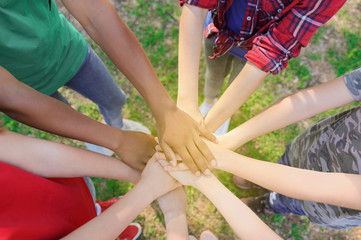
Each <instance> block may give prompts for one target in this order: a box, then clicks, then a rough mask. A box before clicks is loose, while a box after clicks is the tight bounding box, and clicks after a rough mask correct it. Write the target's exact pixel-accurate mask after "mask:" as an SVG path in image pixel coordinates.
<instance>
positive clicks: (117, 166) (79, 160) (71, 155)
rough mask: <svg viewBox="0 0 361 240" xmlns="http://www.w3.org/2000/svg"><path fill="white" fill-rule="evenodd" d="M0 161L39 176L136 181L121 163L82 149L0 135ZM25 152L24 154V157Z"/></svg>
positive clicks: (133, 173) (19, 136)
mask: <svg viewBox="0 0 361 240" xmlns="http://www.w3.org/2000/svg"><path fill="white" fill-rule="evenodd" d="M0 152H1V161H3V162H6V163H8V164H11V165H14V166H16V167H19V168H21V169H24V170H26V171H29V172H31V173H33V174H36V175H39V176H42V177H65V178H67V177H85V176H88V177H89V176H90V177H102V178H112V179H120V180H124V181H127V182H133V183H135V182H137V181H138V180H139V178H140V173H139V172H138V171H136V170H134V169H133V168H131V167H129V166H127V165H126V164H124V163H123V162H121V161H119V160H117V159H115V158H111V157H107V156H103V155H101V154H96V153H93V152H90V151H87V150H84V149H80V148H76V147H72V146H67V145H64V144H60V143H54V142H50V141H45V140H41V139H36V138H32V137H27V136H23V135H20V134H17V133H13V132H11V131H3V132H1V133H0ZM24 153H25V154H24Z"/></svg>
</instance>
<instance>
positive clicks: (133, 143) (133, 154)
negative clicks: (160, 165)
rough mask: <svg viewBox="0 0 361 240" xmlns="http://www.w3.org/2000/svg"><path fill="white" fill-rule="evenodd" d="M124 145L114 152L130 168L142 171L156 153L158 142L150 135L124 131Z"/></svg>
mask: <svg viewBox="0 0 361 240" xmlns="http://www.w3.org/2000/svg"><path fill="white" fill-rule="evenodd" d="M123 134H124V135H123V136H122V138H123V139H124V140H123V141H122V144H120V146H119V148H118V149H115V150H114V151H115V152H116V154H117V155H118V156H119V157H120V159H121V160H122V161H124V162H125V163H126V164H128V165H129V166H131V167H133V168H135V169H138V170H140V171H142V170H143V169H144V167H145V165H146V164H147V162H148V160H149V159H150V158H151V157H152V156H153V154H154V153H155V146H156V142H155V140H154V137H153V136H152V135H149V134H145V133H142V132H135V131H123Z"/></svg>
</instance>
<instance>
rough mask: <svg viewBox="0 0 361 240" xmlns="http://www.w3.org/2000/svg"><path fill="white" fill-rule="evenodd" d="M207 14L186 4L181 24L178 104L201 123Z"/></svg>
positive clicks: (203, 10) (206, 11)
mask: <svg viewBox="0 0 361 240" xmlns="http://www.w3.org/2000/svg"><path fill="white" fill-rule="evenodd" d="M207 13H208V10H207V9H202V8H199V7H195V6H192V5H188V4H185V5H184V6H183V8H182V15H181V18H180V23H179V49H178V62H179V65H178V74H179V76H178V81H179V83H178V101H177V104H178V107H180V108H181V109H182V110H184V111H185V112H186V113H188V114H190V116H192V117H193V118H194V119H195V120H196V121H199V122H200V121H203V117H202V115H201V113H200V112H199V109H198V72H199V60H200V55H201V48H202V39H203V32H204V27H203V26H204V23H205V20H206V17H207Z"/></svg>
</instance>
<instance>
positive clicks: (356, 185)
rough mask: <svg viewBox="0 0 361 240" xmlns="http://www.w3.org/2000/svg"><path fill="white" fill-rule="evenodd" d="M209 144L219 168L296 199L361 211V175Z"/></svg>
mask: <svg viewBox="0 0 361 240" xmlns="http://www.w3.org/2000/svg"><path fill="white" fill-rule="evenodd" d="M209 144H210V145H209V147H210V148H211V149H212V152H213V154H214V156H215V157H216V159H217V161H218V167H217V168H219V169H221V170H223V171H227V172H230V173H233V174H234V175H237V176H241V177H242V178H245V179H247V180H249V181H251V182H254V183H256V184H258V185H260V186H262V187H264V188H267V189H270V190H272V191H275V192H278V193H281V194H284V195H286V196H289V197H292V198H297V199H301V200H306V201H314V202H320V203H327V204H333V205H337V206H341V207H347V208H352V209H357V210H361V191H360V188H361V175H356V174H347V173H330V172H317V171H312V170H306V169H299V168H294V167H289V166H285V165H281V164H277V163H270V162H265V161H260V160H256V159H253V158H249V157H246V156H242V155H239V154H237V153H234V152H232V151H230V150H226V149H224V148H223V147H221V146H218V145H216V144H212V143H209ZM285 179H287V181H285Z"/></svg>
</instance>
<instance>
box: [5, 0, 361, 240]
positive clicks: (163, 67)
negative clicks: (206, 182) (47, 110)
mask: <svg viewBox="0 0 361 240" xmlns="http://www.w3.org/2000/svg"><path fill="white" fill-rule="evenodd" d="M115 7H116V9H117V10H118V11H119V12H122V14H123V15H121V16H122V17H123V18H124V20H125V21H126V22H127V23H128V25H129V26H130V28H131V29H132V31H133V32H134V33H135V35H136V36H137V38H138V39H139V41H140V43H141V44H142V46H143V47H144V49H145V51H146V53H147V55H148V56H149V59H150V60H151V62H152V64H153V66H154V68H155V70H156V72H157V74H158V76H159V79H160V80H161V82H162V84H163V85H164V87H165V88H166V89H167V91H168V92H169V94H170V95H171V97H172V98H173V99H174V100H175V99H176V94H177V76H178V74H177V54H178V53H177V45H178V19H179V16H180V8H179V7H178V6H177V2H176V1H166V0H160V1H146V0H138V1H124V2H115ZM344 15H345V16H343V15H342V16H340V18H339V19H341V20H342V21H344V22H343V25H342V26H343V27H340V29H341V30H338V31H340V32H341V34H342V35H343V36H344V39H347V48H346V49H342V51H340V49H334V48H333V46H330V47H328V48H327V50H326V52H325V53H324V55H322V57H321V56H320V55H319V54H315V53H313V52H307V50H306V51H305V52H304V53H302V54H301V56H300V57H299V58H296V59H292V60H291V61H290V62H289V66H288V68H287V70H285V71H283V72H282V73H281V74H279V75H276V76H269V77H268V78H267V80H266V81H265V82H264V83H263V84H262V86H261V87H260V88H259V89H258V90H257V91H256V92H255V93H254V94H253V95H252V96H251V97H250V98H249V99H248V101H247V102H246V103H245V104H244V105H243V106H242V107H241V108H240V109H239V110H238V111H237V112H236V113H235V114H234V115H233V117H232V120H231V125H230V127H231V128H235V127H236V126H238V125H239V124H241V123H243V122H245V121H246V120H247V119H249V118H251V117H253V116H255V115H256V114H258V113H259V112H261V111H262V110H263V109H265V108H266V107H267V106H269V105H271V104H272V103H274V102H275V101H277V100H279V99H281V98H282V97H285V96H287V95H289V94H290V93H292V92H295V91H297V90H299V89H303V88H305V87H309V86H311V85H312V84H313V82H314V80H315V79H314V78H315V77H314V76H313V75H312V74H311V72H310V69H309V67H308V66H306V65H304V64H303V62H302V61H301V59H302V57H306V58H308V59H310V60H311V61H314V62H317V61H320V60H321V59H327V61H328V62H329V63H330V64H332V65H333V66H334V70H335V72H336V74H337V75H341V74H344V73H345V72H347V71H350V70H353V69H356V68H358V67H359V66H360V63H361V62H360V61H361V49H360V48H359V43H360V40H361V39H360V38H361V30H360V29H361V28H359V27H358V28H352V29H351V28H349V27H348V23H349V22H348V21H350V19H347V17H346V16H347V14H344ZM353 21H355V20H353ZM357 21H359V22H361V21H360V19H357ZM334 27H335V24H334V23H333V22H331V23H330V24H327V26H325V27H322V28H321V29H319V30H318V31H317V32H316V34H315V36H314V38H313V39H312V41H311V43H310V44H313V45H316V46H317V45H319V44H323V42H324V38H325V35H326V34H327V31H328V30H329V29H330V28H334ZM328 37H329V36H328ZM88 41H89V43H90V44H91V46H92V48H93V49H94V50H95V51H96V52H97V53H98V55H99V56H100V57H101V59H102V60H103V61H104V63H105V64H106V66H107V67H108V69H109V71H110V72H111V74H112V75H113V77H114V79H115V80H116V81H117V83H118V84H119V85H120V86H121V87H122V89H123V90H124V91H125V93H126V96H127V104H126V106H125V107H124V111H123V112H124V116H125V117H126V118H130V119H133V120H138V121H141V122H143V123H144V124H145V125H146V126H147V127H149V128H150V130H151V132H152V134H154V135H155V134H156V128H155V120H154V118H153V117H152V115H151V112H150V109H149V107H148V106H147V104H146V102H145V101H144V99H143V98H142V97H141V96H140V95H139V93H138V92H137V91H136V90H135V89H134V88H133V87H132V86H131V84H130V83H129V81H128V80H127V79H126V78H125V77H124V76H123V75H122V74H121V73H119V71H118V70H117V69H116V67H115V66H114V64H113V63H112V62H111V61H110V60H109V58H108V57H107V56H106V54H105V53H104V52H103V51H102V50H101V49H100V48H99V47H98V46H97V45H96V44H95V43H94V42H93V41H92V40H88ZM336 50H337V51H336ZM204 70H205V67H204V61H203V60H201V67H200V79H201V81H200V89H202V86H203V82H202V80H203V79H204ZM223 91H224V89H223ZM61 92H62V93H63V94H64V95H65V96H66V97H67V98H68V99H69V100H70V103H71V104H72V106H73V107H74V108H75V109H76V110H78V111H80V112H82V113H84V114H85V115H88V116H90V117H91V118H93V119H96V120H98V121H102V117H101V115H100V114H99V112H98V110H97V107H96V105H95V104H93V103H91V102H90V101H88V100H86V99H83V98H81V97H80V96H79V95H78V94H76V93H74V92H72V91H71V90H69V89H66V88H64V89H62V90H61ZM199 94H200V100H199V101H200V102H201V101H202V98H203V95H202V92H201V91H200V93H199ZM357 104H358V103H353V104H351V105H348V106H346V107H342V108H338V109H335V110H331V111H328V112H325V113H323V114H320V115H317V116H315V117H313V118H311V119H309V120H307V121H304V122H301V123H296V124H293V125H291V126H288V127H286V128H284V129H280V130H277V131H274V132H272V133H269V134H266V135H263V136H261V137H258V138H257V139H254V140H252V141H250V142H248V143H246V144H245V145H244V146H242V147H241V148H239V149H237V152H238V153H242V154H244V155H247V156H249V157H254V158H257V159H262V160H265V161H271V162H276V161H277V160H278V159H279V158H280V157H281V156H282V154H283V152H284V149H285V146H286V144H287V143H288V142H290V141H291V140H292V139H293V138H294V137H295V136H297V135H298V134H299V133H300V132H301V131H302V130H303V129H304V128H305V126H307V125H308V124H310V123H312V122H315V121H317V120H319V119H321V118H324V117H327V116H331V115H334V114H336V113H339V112H340V111H343V110H345V109H348V108H351V107H353V106H356V105H357ZM0 120H3V121H4V122H5V123H4V125H5V126H6V127H7V128H9V129H10V130H12V131H16V132H19V133H21V134H25V135H31V136H34V137H37V138H42V139H49V140H52V141H57V142H62V143H66V144H71V145H74V146H78V147H84V146H83V144H82V143H81V142H78V141H72V140H69V139H66V138H62V137H58V136H55V135H52V134H49V133H46V132H43V131H39V130H35V129H33V128H30V127H27V126H25V125H23V124H20V123H17V122H16V121H13V120H11V119H10V118H8V117H7V116H5V115H3V114H0ZM215 173H216V175H217V176H218V178H219V179H220V180H221V182H222V183H223V184H224V185H225V186H226V187H227V188H229V189H230V190H231V191H232V192H233V193H234V194H236V195H237V196H238V197H248V196H254V195H259V194H261V192H260V191H259V190H247V191H240V190H239V189H238V188H236V187H235V186H234V184H233V183H232V175H231V174H229V173H225V172H222V171H215ZM93 181H94V183H95V186H96V190H97V197H98V199H100V200H106V199H109V198H111V197H114V196H119V195H123V194H125V193H126V192H127V191H129V189H131V187H132V186H133V185H132V184H129V183H125V182H122V181H118V180H108V179H101V178H93ZM261 217H262V219H263V220H264V221H265V222H266V223H267V224H268V225H270V226H271V228H272V229H274V230H275V231H277V233H279V234H280V235H281V236H282V237H283V238H286V239H322V238H318V237H315V236H314V235H312V236H311V234H312V230H313V229H315V227H314V226H313V225H312V224H310V223H309V222H308V220H307V219H306V218H302V217H297V216H293V215H264V216H261ZM136 221H137V222H139V223H141V225H142V226H143V235H142V236H141V238H140V239H165V230H164V219H163V216H162V214H161V213H160V210H159V206H157V204H155V203H153V204H152V205H151V206H150V207H148V208H146V209H145V210H144V211H143V212H142V213H141V214H140V215H139V216H138V217H137V219H136ZM188 223H189V231H190V233H191V234H194V235H195V236H199V234H200V233H201V231H202V230H206V229H210V230H211V231H213V232H214V233H215V234H216V235H217V236H218V237H219V238H220V239H236V236H235V234H234V233H233V231H232V229H231V228H230V227H229V225H228V224H227V222H226V221H225V220H224V219H223V217H222V216H221V214H220V213H219V212H218V210H217V209H216V208H215V207H214V206H213V204H212V203H210V202H209V201H208V200H207V199H206V198H205V197H204V196H203V195H202V194H201V193H200V192H198V191H197V190H195V189H193V188H188ZM317 229H318V231H320V232H323V231H327V230H322V229H320V228H317ZM326 238H327V237H326ZM326 238H325V239H326ZM334 239H336V238H334ZM340 239H341V238H340Z"/></svg>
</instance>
